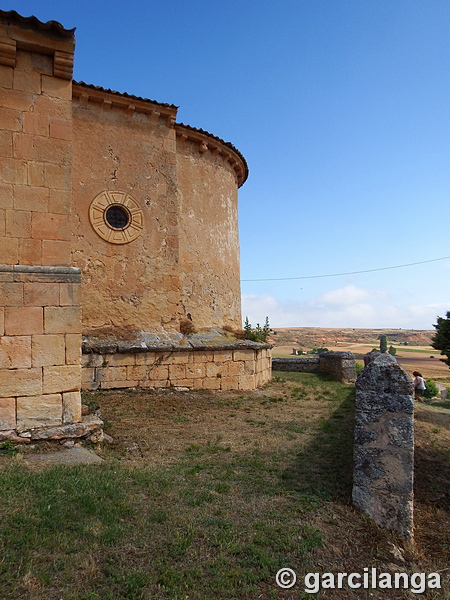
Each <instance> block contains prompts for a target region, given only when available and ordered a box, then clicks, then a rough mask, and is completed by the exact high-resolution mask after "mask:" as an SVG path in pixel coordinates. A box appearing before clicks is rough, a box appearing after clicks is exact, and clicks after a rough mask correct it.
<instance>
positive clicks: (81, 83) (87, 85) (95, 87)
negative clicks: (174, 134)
mask: <svg viewBox="0 0 450 600" xmlns="http://www.w3.org/2000/svg"><path fill="white" fill-rule="evenodd" d="M73 84H74V85H79V86H81V87H84V88H87V89H90V90H95V91H97V92H104V93H106V94H112V95H114V96H121V97H123V98H129V99H130V100H138V101H139V102H150V103H151V104H157V105H158V106H164V107H166V108H170V109H172V110H178V106H175V105H174V104H166V103H165V102H157V101H156V100H150V99H149V98H142V97H141V96H134V95H133V94H127V93H126V92H117V91H115V90H110V89H107V88H104V87H101V86H99V85H93V84H91V83H85V82H84V81H73Z"/></svg>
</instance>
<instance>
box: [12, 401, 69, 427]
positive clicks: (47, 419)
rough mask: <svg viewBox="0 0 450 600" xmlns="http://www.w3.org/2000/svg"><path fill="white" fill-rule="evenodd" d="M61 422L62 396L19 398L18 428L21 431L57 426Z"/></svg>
mask: <svg viewBox="0 0 450 600" xmlns="http://www.w3.org/2000/svg"><path fill="white" fill-rule="evenodd" d="M61 420H62V398H61V394H46V395H40V396H24V397H20V398H17V427H18V428H19V429H26V428H29V427H43V426H49V425H57V424H60V423H61Z"/></svg>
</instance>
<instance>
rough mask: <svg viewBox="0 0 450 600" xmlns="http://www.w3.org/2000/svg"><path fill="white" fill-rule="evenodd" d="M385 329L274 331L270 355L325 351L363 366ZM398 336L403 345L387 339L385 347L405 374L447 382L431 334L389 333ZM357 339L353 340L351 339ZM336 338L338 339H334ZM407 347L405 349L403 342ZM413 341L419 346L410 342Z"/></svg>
mask: <svg viewBox="0 0 450 600" xmlns="http://www.w3.org/2000/svg"><path fill="white" fill-rule="evenodd" d="M383 331H384V330H354V329H353V330H336V329H321V328H307V327H305V328H301V329H300V328H296V329H277V335H276V336H273V338H272V339H271V341H272V343H274V348H273V350H272V355H273V356H274V357H287V356H292V349H293V348H297V349H298V348H303V349H304V350H305V351H307V350H310V349H313V348H328V350H333V351H335V352H352V353H353V354H355V356H356V359H357V362H359V363H361V364H362V363H363V356H364V354H367V353H368V352H370V351H371V350H372V349H373V348H379V340H378V336H379V335H380V334H381V333H383ZM385 331H386V332H390V333H389V336H390V337H393V336H394V335H397V336H398V337H400V339H401V340H402V342H401V343H400V344H398V343H395V342H394V341H391V340H390V339H389V337H388V339H387V342H388V347H389V346H391V345H392V346H393V347H394V348H395V349H396V351H397V354H396V358H397V359H398V362H399V363H400V364H401V365H402V366H403V368H404V369H406V370H407V371H408V372H410V373H412V372H413V371H419V372H420V373H422V375H423V376H424V377H425V378H428V379H435V380H439V381H450V368H449V367H448V366H447V365H446V364H445V363H443V362H442V361H441V360H439V359H440V358H441V354H440V352H439V351H438V350H435V349H434V348H432V347H431V345H430V343H431V337H432V335H433V332H432V331H420V332H417V331H412V330H411V331H407V330H402V331H401V335H400V333H399V332H394V333H392V330H385ZM352 337H353V338H359V340H361V341H354V339H351V338H352ZM336 338H339V339H336ZM405 341H406V343H407V344H408V345H407V346H405V345H404V343H405ZM414 341H416V342H418V343H413V342H414ZM278 342H281V343H280V344H279V343H278Z"/></svg>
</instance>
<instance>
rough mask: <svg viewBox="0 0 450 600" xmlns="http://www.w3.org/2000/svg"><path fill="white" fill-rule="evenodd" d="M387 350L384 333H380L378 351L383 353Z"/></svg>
mask: <svg viewBox="0 0 450 600" xmlns="http://www.w3.org/2000/svg"><path fill="white" fill-rule="evenodd" d="M386 351H387V340H386V336H385V335H380V352H382V353H383V354H385V353H386Z"/></svg>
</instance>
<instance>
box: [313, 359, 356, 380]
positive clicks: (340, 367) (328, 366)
mask: <svg viewBox="0 0 450 600" xmlns="http://www.w3.org/2000/svg"><path fill="white" fill-rule="evenodd" d="M319 371H321V372H322V373H328V374H329V375H331V376H332V377H333V378H334V379H336V380H337V381H341V382H342V383H355V381H356V362H355V355H354V354H352V353H351V352H321V353H320V354H319Z"/></svg>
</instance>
